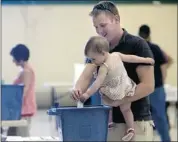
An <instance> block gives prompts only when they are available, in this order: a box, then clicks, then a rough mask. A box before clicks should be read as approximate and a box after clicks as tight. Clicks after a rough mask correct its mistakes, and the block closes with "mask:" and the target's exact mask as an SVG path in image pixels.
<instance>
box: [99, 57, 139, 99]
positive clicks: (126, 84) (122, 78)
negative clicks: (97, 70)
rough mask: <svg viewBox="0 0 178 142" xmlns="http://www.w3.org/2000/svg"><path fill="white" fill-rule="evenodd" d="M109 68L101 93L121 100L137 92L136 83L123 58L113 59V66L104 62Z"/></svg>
mask: <svg viewBox="0 0 178 142" xmlns="http://www.w3.org/2000/svg"><path fill="white" fill-rule="evenodd" d="M102 66H105V67H106V68H107V69H108V73H107V75H106V78H105V80H104V82H103V84H102V85H101V87H100V93H101V94H104V95H106V96H107V97H108V98H110V99H111V100H121V99H123V98H124V97H126V96H133V95H134V94H135V88H136V84H135V82H134V81H133V80H132V79H130V77H129V76H128V74H127V71H126V69H125V67H124V64H123V62H122V60H121V59H119V60H117V62H115V61H113V62H112V65H111V68H109V66H108V65H107V64H106V63H103V65H102Z"/></svg>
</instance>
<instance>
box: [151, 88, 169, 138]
mask: <svg viewBox="0 0 178 142" xmlns="http://www.w3.org/2000/svg"><path fill="white" fill-rule="evenodd" d="M150 104H151V107H152V117H153V121H154V123H155V127H156V130H157V131H158V133H159V134H160V136H161V139H162V141H171V140H170V136H169V128H168V121H167V118H166V113H165V112H166V111H165V92H164V88H163V87H160V88H156V89H155V91H154V93H152V94H151V95H150Z"/></svg>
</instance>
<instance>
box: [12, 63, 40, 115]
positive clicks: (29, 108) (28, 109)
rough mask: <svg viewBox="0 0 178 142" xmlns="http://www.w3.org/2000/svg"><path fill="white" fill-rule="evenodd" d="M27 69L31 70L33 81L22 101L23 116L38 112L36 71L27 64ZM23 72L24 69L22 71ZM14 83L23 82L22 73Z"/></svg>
mask: <svg viewBox="0 0 178 142" xmlns="http://www.w3.org/2000/svg"><path fill="white" fill-rule="evenodd" d="M24 69H26V70H29V71H30V72H32V81H31V83H30V88H29V90H28V92H27V94H26V96H24V98H23V103H22V113H21V115H22V116H24V117H25V116H33V115H34V114H35V113H36V110H37V105H36V97H35V73H34V71H33V69H32V68H31V66H29V65H27V66H25V68H24ZM22 73H23V71H22ZM14 84H23V80H22V77H21V75H20V76H19V77H18V78H17V79H16V80H15V81H14Z"/></svg>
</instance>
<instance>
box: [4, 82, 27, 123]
mask: <svg viewBox="0 0 178 142" xmlns="http://www.w3.org/2000/svg"><path fill="white" fill-rule="evenodd" d="M23 88H24V86H22V85H1V120H19V119H20V118H21V109H22V100H23V99H22V98H23Z"/></svg>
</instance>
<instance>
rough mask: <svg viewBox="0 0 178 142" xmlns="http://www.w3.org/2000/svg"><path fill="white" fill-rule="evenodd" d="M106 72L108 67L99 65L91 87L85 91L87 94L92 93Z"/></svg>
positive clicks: (97, 87) (98, 86) (99, 84)
mask: <svg viewBox="0 0 178 142" xmlns="http://www.w3.org/2000/svg"><path fill="white" fill-rule="evenodd" d="M107 73H108V68H107V67H106V66H105V65H102V66H100V68H99V71H98V76H97V78H96V80H95V81H94V82H93V84H92V85H91V87H90V88H88V89H87V91H86V92H85V93H87V95H88V96H91V95H93V94H94V93H95V92H96V91H97V90H98V89H99V88H100V86H101V84H102V83H103V81H104V79H105V77H106V75H107Z"/></svg>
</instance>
